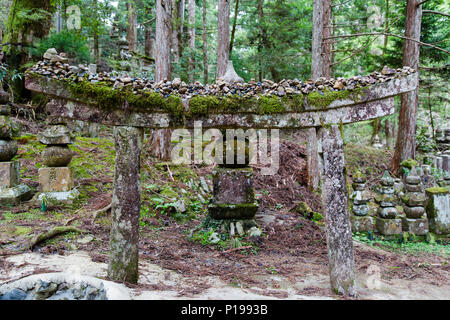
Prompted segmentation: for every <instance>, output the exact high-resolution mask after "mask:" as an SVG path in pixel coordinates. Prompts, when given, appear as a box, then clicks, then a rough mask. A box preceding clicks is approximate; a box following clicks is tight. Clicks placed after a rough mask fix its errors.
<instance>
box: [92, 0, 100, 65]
mask: <svg viewBox="0 0 450 320" xmlns="http://www.w3.org/2000/svg"><path fill="white" fill-rule="evenodd" d="M97 10H98V7H97V0H94V11H95V13H97V12H98V11H97ZM93 33H94V34H93V38H94V61H95V63H96V64H98V63H99V60H100V50H99V44H98V28H97V22H95V25H94V30H93Z"/></svg>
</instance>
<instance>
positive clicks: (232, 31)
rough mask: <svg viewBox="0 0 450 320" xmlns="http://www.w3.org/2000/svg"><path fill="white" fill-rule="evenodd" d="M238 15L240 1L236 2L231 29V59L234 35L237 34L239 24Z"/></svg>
mask: <svg viewBox="0 0 450 320" xmlns="http://www.w3.org/2000/svg"><path fill="white" fill-rule="evenodd" d="M238 13H239V0H236V5H235V7H234V20H233V28H232V29H231V40H230V53H229V56H230V57H231V53H232V52H233V44H234V34H235V32H236V23H237V16H238Z"/></svg>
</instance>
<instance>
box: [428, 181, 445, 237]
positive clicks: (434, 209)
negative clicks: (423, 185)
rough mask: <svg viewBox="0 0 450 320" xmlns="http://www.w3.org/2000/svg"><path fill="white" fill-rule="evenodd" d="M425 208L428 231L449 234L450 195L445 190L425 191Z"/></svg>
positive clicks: (432, 189) (433, 189) (431, 189)
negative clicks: (426, 198)
mask: <svg viewBox="0 0 450 320" xmlns="http://www.w3.org/2000/svg"><path fill="white" fill-rule="evenodd" d="M427 196H428V197H429V200H428V204H427V207H426V212H427V217H428V220H429V224H430V231H431V232H434V233H436V234H448V233H450V193H449V191H448V189H446V188H430V189H427Z"/></svg>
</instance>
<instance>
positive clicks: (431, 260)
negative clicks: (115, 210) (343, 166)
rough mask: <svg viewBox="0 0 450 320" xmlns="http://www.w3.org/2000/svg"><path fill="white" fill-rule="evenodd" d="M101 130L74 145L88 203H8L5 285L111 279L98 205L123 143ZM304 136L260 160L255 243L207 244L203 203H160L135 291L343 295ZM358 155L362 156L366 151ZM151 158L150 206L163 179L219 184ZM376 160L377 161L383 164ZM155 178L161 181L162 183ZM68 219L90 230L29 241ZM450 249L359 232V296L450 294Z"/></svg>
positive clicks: (149, 221) (104, 201) (29, 177)
mask: <svg viewBox="0 0 450 320" xmlns="http://www.w3.org/2000/svg"><path fill="white" fill-rule="evenodd" d="M30 131H31V132H32V130H31V129H30ZM101 138H102V140H100V139H87V138H86V139H80V138H79V139H78V140H77V143H76V145H75V146H74V152H75V153H76V156H75V157H74V160H72V167H73V168H74V171H75V172H74V174H75V178H76V180H75V183H76V187H77V188H78V190H79V191H80V192H81V194H82V197H81V200H80V201H79V202H77V203H74V204H73V205H70V206H61V205H50V206H49V209H48V210H47V211H46V212H41V211H40V207H39V205H32V204H30V203H23V204H22V205H20V206H16V207H0V285H1V284H2V283H5V282H9V281H12V280H14V279H18V278H22V277H25V276H27V275H31V274H36V273H46V272H54V271H69V272H75V273H80V274H84V275H91V276H97V277H102V278H106V266H107V262H108V251H109V220H108V216H105V217H101V218H100V219H97V220H94V219H93V212H95V211H96V210H98V209H102V208H104V207H106V206H107V205H108V204H109V203H110V198H111V190H112V177H113V172H114V167H113V165H112V163H113V162H112V161H114V148H113V142H112V139H111V135H110V132H109V131H108V132H105V133H104V135H103V136H102V137H101ZM296 140H300V141H301V138H299V137H294V138H293V139H290V140H283V143H282V145H281V147H280V151H281V155H280V163H281V164H282V165H281V167H280V170H279V172H278V174H277V175H276V176H269V177H267V176H261V175H259V174H258V170H259V169H260V168H258V167H255V168H254V170H255V181H254V185H255V194H258V201H259V204H260V210H259V212H258V214H257V217H256V218H257V219H256V221H257V223H258V225H259V227H260V228H261V230H262V232H263V233H262V235H261V236H259V237H252V238H249V237H246V238H245V239H242V240H243V241H245V243H246V244H250V245H247V246H244V249H239V250H235V249H229V248H224V247H219V246H217V245H211V244H205V243H202V242H199V241H193V240H192V237H189V235H190V234H192V232H193V230H196V229H198V227H199V225H200V224H201V223H202V222H203V220H204V219H205V216H206V210H205V207H204V206H203V207H202V208H200V209H198V211H196V214H195V215H194V216H193V218H190V219H185V220H181V221H180V220H177V219H174V218H173V217H171V216H170V214H167V212H166V213H164V212H161V211H160V210H159V209H158V210H153V209H151V210H150V212H152V215H149V216H144V217H143V218H142V226H141V230H140V243H139V250H140V265H139V268H140V278H139V283H138V284H137V285H132V284H127V286H128V287H129V289H130V290H131V292H132V295H133V297H134V298H135V299H344V298H343V297H340V296H336V295H335V294H334V293H332V292H331V290H330V285H329V278H328V269H327V260H328V259H327V248H326V238H325V232H324V225H323V222H321V221H313V220H310V219H308V218H305V216H304V215H302V214H301V213H299V211H298V210H297V209H296V207H297V206H298V204H299V203H300V202H302V201H304V202H306V203H307V204H308V205H309V206H310V207H311V208H312V210H314V211H318V212H320V211H321V202H320V197H319V195H318V194H317V193H313V192H311V191H309V190H308V189H307V188H306V187H305V185H304V179H305V178H304V177H305V166H306V161H305V148H304V145H303V144H302V143H299V142H298V141H296ZM19 142H20V146H19V149H20V154H19V160H20V161H21V165H22V170H21V174H22V182H23V183H26V184H27V185H29V186H31V187H34V188H36V187H37V185H38V183H37V170H38V167H39V166H40V165H41V163H40V158H39V154H40V151H41V150H42V147H41V146H39V144H38V143H37V142H36V138H35V136H33V135H32V136H27V137H25V138H23V139H21V140H19ZM354 158H355V159H363V157H359V156H358V155H355V156H354ZM142 159H143V160H142V163H141V170H142V171H143V179H142V180H143V183H142V185H143V192H142V207H143V208H144V209H145V208H152V207H151V206H152V196H153V195H154V194H155V193H158V192H159V191H154V190H160V189H162V187H165V188H167V187H168V186H170V187H171V190H177V191H178V190H181V189H183V190H185V191H186V192H187V193H188V194H189V196H190V197H194V198H196V197H199V195H201V193H200V191H199V190H198V188H197V189H195V188H191V187H189V186H190V181H191V182H192V179H194V180H196V179H198V178H199V177H203V178H205V179H206V180H207V181H208V182H209V184H210V185H211V181H210V173H211V169H212V168H211V167H198V168H193V169H192V173H190V174H192V175H193V176H192V177H193V178H192V177H191V176H188V179H187V180H186V179H185V178H186V172H188V171H187V169H186V172H181V173H180V174H179V176H177V175H176V172H175V171H173V172H172V171H171V170H170V168H169V167H167V169H166V170H162V171H161V170H160V171H158V170H155V168H156V165H155V163H153V162H152V161H151V160H149V158H148V157H147V156H146V154H145V150H144V152H143V156H142ZM374 159H377V157H374ZM355 161H356V160H355ZM385 163H386V162H382V163H381V164H380V165H385ZM367 165H368V166H372V167H376V164H374V163H368V164H367ZM376 169H379V170H378V171H381V170H382V169H383V168H381V167H380V168H376ZM189 179H190V180H189ZM154 185H158V186H161V188H160V189H153V186H154ZM150 187H151V188H150ZM158 188H159V187H158ZM203 196H204V197H206V196H205V194H203ZM200 199H201V198H200ZM203 205H204V203H203ZM194 207H195V206H194ZM195 208H197V207H195ZM196 210H197V209H196ZM61 225H65V226H67V225H73V226H76V227H77V228H79V229H80V230H83V231H84V233H73V232H71V233H67V234H64V235H61V236H59V237H56V238H53V239H50V240H48V241H46V242H43V243H40V244H39V245H36V246H35V247H34V248H33V250H30V249H29V247H28V245H29V243H30V241H31V240H32V239H33V238H34V237H35V236H36V235H38V234H41V233H42V232H45V231H47V230H49V229H51V228H53V227H55V226H61ZM447 252H448V251H446V252H442V253H436V252H414V253H405V252H397V251H392V250H387V249H386V248H384V247H382V246H380V247H373V246H369V245H367V244H364V243H362V242H357V241H354V253H355V261H356V271H357V287H358V293H359V296H358V298H359V299H450V266H449V264H448V253H447Z"/></svg>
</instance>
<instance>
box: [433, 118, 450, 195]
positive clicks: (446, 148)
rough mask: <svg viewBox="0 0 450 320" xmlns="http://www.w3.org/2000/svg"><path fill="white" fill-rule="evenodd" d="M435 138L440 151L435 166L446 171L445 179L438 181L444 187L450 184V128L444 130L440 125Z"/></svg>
mask: <svg viewBox="0 0 450 320" xmlns="http://www.w3.org/2000/svg"><path fill="white" fill-rule="evenodd" d="M435 138H436V147H437V149H438V150H439V151H438V153H437V154H436V157H435V159H434V166H435V168H437V169H441V170H442V171H443V173H444V179H442V180H441V181H438V184H439V185H440V186H442V187H445V186H450V128H446V129H445V130H444V131H443V130H442V129H441V128H439V127H438V128H437V129H436V133H435Z"/></svg>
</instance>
